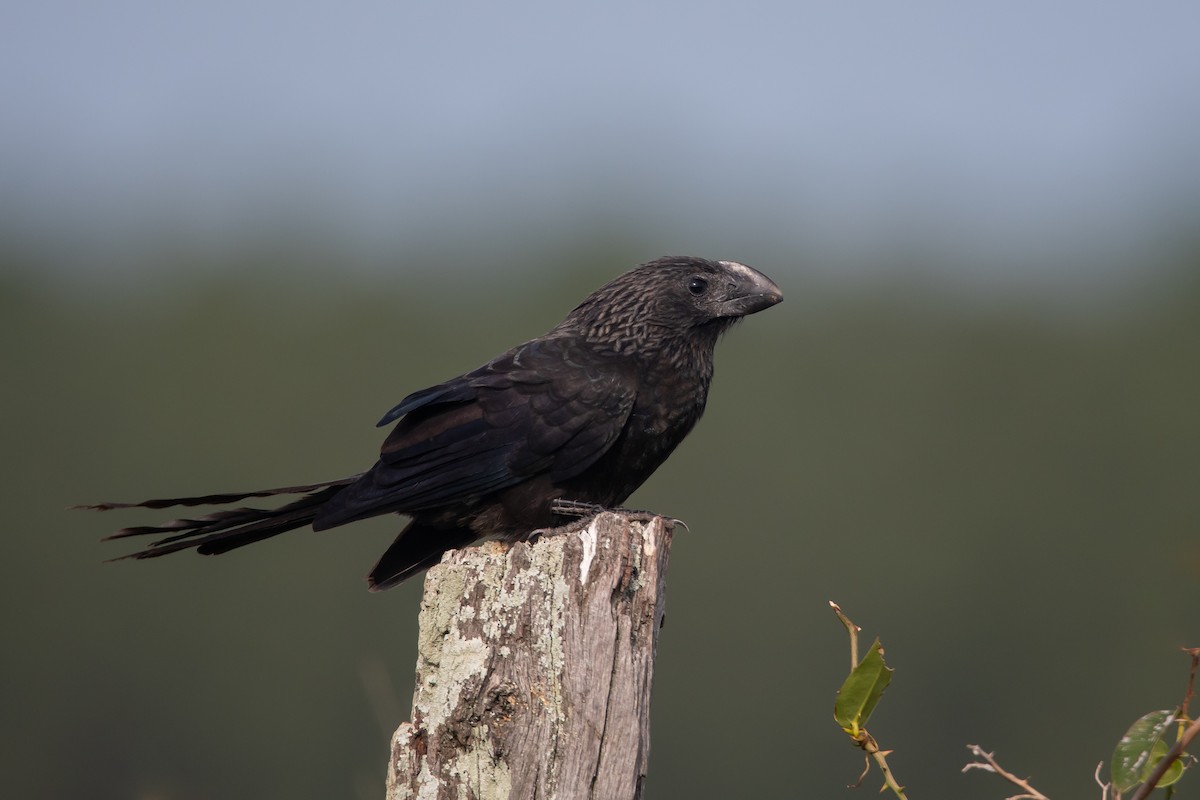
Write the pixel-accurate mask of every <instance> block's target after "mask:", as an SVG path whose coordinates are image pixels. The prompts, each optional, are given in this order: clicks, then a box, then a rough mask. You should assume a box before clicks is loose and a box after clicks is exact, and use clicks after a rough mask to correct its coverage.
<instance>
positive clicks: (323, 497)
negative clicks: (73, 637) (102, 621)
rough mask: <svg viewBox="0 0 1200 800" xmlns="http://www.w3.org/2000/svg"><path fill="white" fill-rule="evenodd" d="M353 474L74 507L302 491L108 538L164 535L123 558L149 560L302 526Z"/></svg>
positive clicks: (202, 501)
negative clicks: (274, 503)
mask: <svg viewBox="0 0 1200 800" xmlns="http://www.w3.org/2000/svg"><path fill="white" fill-rule="evenodd" d="M358 478H359V476H358V475H353V476H351V477H349V478H343V479H341V480H337V481H327V482H325V483H313V484H309V485H307V486H285V487H282V488H279V489H259V490H257V491H253V492H242V493H238V494H210V495H204V496H201V497H173V498H168V499H162V500H145V501H143V502H141V503H96V504H94V505H85V506H77V508H84V509H92V510H94V511H109V510H111V509H115V508H170V507H172V506H201V505H225V504H227V503H236V502H238V501H240V500H245V499H247V498H250V497H272V496H275V495H284V494H304V495H305V496H304V497H301V498H300V499H299V500H295V501H293V502H291V503H287V504H286V505H282V506H280V507H279V508H232V509H226V510H223V511H214V512H212V513H211V514H205V515H203V516H200V517H195V518H189V517H184V518H181V519H176V520H171V521H170V522H165V523H163V524H162V525H149V526H139V527H134V528H122V529H121V530H119V531H117V532H116V533H114V534H112V535H111V536H106V537H105V540H108V539H124V538H127V537H129V536H149V535H155V534H160V533H167V534H170V535H169V536H166V537H164V538H162V539H159V540H157V541H155V542H152V543H151V544H150V545H149V546H147V547H146V548H145V549H143V550H139V551H137V552H135V553H130V554H129V555H126V556H121V557H120V558H118V559H114V560H120V559H123V558H155V557H157V556H165V555H167V554H168V553H175V552H178V551H180V550H190V549H192V548H195V549H196V551H197V552H199V553H203V554H204V555H216V554H218V553H225V552H228V551H230V550H233V549H235V548H238V547H242V546H243V545H247V544H252V543H254V542H260V541H262V540H263V539H269V538H270V537H272V536H276V535H278V534H280V533H284V532H286V531H290V530H295V529H296V528H303V527H304V526H305V525H308V524H310V523H311V522H312V521H313V519H314V518H315V517H316V516H317V512H318V511H319V510H320V508H321V506H322V505H324V504H325V503H326V502H328V501H329V499H330V498H332V497H334V496H335V495H336V494H337V493H338V492H340V491H342V489H344V488H345V487H346V486H347V485H349V484H351V483H353V482H354V481H356V480H357V479H358Z"/></svg>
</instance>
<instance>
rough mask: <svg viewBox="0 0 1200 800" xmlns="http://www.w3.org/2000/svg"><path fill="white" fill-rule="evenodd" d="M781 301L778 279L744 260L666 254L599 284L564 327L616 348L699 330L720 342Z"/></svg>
mask: <svg viewBox="0 0 1200 800" xmlns="http://www.w3.org/2000/svg"><path fill="white" fill-rule="evenodd" d="M781 300H783V293H782V292H781V291H780V290H779V287H778V286H776V285H775V282H774V281H772V280H771V279H770V278H768V277H767V276H766V275H763V274H762V273H761V272H759V271H758V270H755V269H751V268H750V267H747V266H746V265H745V264H740V263H738V262H736V261H709V260H708V259H704V258H694V257H690V256H667V257H665V258H660V259H657V260H655V261H651V262H649V263H647V264H643V265H641V266H640V267H637V268H635V269H632V270H630V271H629V272H626V273H625V274H624V275H621V276H619V277H617V278H615V279H613V280H612V281H610V282H609V283H607V284H605V285H604V286H602V287H600V288H599V289H597V290H596V291H595V292H593V293H592V294H591V295H590V296H589V297H588V298H587V299H586V300H584V301H583V302H582V303H580V304H579V306H578V307H576V308H575V310H574V311H572V312H571V314H570V315H569V316H568V317H567V318H566V320H564V321H563V323H562V325H560V326H559V328H560V329H566V330H572V331H577V332H582V333H584V334H585V335H586V336H587V338H588V339H589V340H591V341H595V342H597V343H601V344H609V345H611V346H612V348H613V349H614V350H616V351H617V352H626V351H628V350H645V349H647V348H649V349H653V345H654V344H656V343H657V342H660V341H663V340H666V339H671V338H674V337H675V336H678V335H685V336H690V335H693V334H695V333H696V332H697V331H698V330H703V331H705V332H706V333H711V334H713V336H712V339H713V341H715V339H716V334H719V333H720V332H721V331H724V330H725V329H726V328H728V327H729V326H730V325H732V324H733V323H734V322H737V321H738V320H739V319H741V318H742V317H745V316H747V315H749V314H754V313H757V312H759V311H763V310H764V309H767V308H770V307H771V306H773V305H775V304H776V303H778V302H780V301H781ZM704 338H708V337H704Z"/></svg>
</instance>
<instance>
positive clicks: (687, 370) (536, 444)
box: [87, 257, 783, 591]
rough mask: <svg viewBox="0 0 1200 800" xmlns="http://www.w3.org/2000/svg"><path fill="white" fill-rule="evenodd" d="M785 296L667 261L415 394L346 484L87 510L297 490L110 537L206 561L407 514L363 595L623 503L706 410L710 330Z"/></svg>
mask: <svg viewBox="0 0 1200 800" xmlns="http://www.w3.org/2000/svg"><path fill="white" fill-rule="evenodd" d="M782 299H783V295H782V293H781V292H780V291H779V287H778V286H776V285H775V284H774V283H773V282H772V281H771V280H770V279H769V278H767V277H766V276H765V275H763V274H762V273H760V272H757V271H756V270H753V269H751V268H750V267H747V266H745V265H744V264H739V263H737V262H734V261H708V260H706V259H702V258H690V257H667V258H660V259H658V260H657V261H651V262H650V263H648V264H643V265H642V266H640V267H637V268H636V269H633V270H631V271H629V272H626V273H625V274H624V275H621V276H620V277H618V278H616V279H615V280H613V281H611V282H610V283H608V284H607V285H605V286H603V287H601V288H600V289H598V290H597V291H596V292H594V293H593V294H591V295H590V296H589V297H588V298H587V299H585V300H584V301H583V302H582V303H580V304H579V305H578V306H576V308H575V310H573V311H572V312H571V313H570V314H568V315H567V317H566V319H564V320H563V321H562V322H560V323H559V324H558V325H557V326H555V327H554V328H553V329H552V330H551V331H550V332H548V333H547V334H546V335H544V336H541V337H539V338H537V339H533V340H531V341H528V342H525V343H524V344H522V345H518V346H517V347H514V348H513V349H512V350H509V351H508V352H506V353H503V354H501V355H499V356H497V357H496V358H494V359H492V360H491V361H489V362H488V363H487V364H484V365H483V366H482V367H480V368H479V369H476V370H474V371H472V372H468V373H466V374H465V375H460V376H459V377H457V378H452V379H451V380H448V381H446V382H445V383H440V384H438V385H437V386H431V387H429V388H428V389H422V390H421V391H419V392H414V393H413V394H410V395H409V396H408V397H406V398H404V399H403V400H402V401H401V402H400V403H399V404H398V405H397V406H395V407H394V408H393V409H392V410H391V411H389V412H388V413H387V414H385V415H384V417H383V419H382V420H380V421H379V425H380V426H382V425H388V424H390V423H393V422H395V423H396V426H395V427H394V428H393V429H392V432H391V433H390V434H389V435H388V437H387V439H385V440H384V443H383V446H382V448H381V451H380V456H379V460H378V461H377V462H376V463H375V466H373V467H371V469H369V470H368V471H366V472H364V473H361V474H359V475H354V476H352V477H349V478H343V479H342V480H336V481H329V482H326V483H315V484H311V485H307V486H288V487H284V488H279V489H263V490H259V491H254V492H241V493H234V494H215V495H206V496H202V497H177V498H171V499H164V500H147V501H145V502H142V503H100V504H97V505H93V506H87V508H92V509H97V510H107V509H112V508H130V507H143V508H166V507H169V506H195V505H224V504H228V503H235V502H238V501H241V500H245V499H247V498H251V497H267V496H271V495H279V494H304V495H305V496H304V497H301V498H299V499H298V500H295V501H294V502H291V503H288V504H286V505H283V506H281V507H279V508H275V509H258V508H235V509H230V510H222V511H216V512H213V513H211V514H207V515H204V516H200V517H197V518H194V519H191V518H189V519H179V520H174V521H172V522H167V523H165V524H163V525H156V526H149V527H136V528H125V529H123V530H120V531H117V532H116V533H115V534H113V535H112V536H110V537H108V538H110V539H120V538H125V537H127V536H140V535H143V534H163V533H166V534H169V535H168V536H167V537H166V538H163V539H159V540H158V541H156V542H154V543H153V544H151V545H149V546H148V547H147V548H146V549H144V550H141V551H139V552H136V553H132V554H130V555H128V556H125V558H153V557H155V556H161V555H165V554H167V553H173V552H176V551H179V550H187V549H191V548H195V549H196V550H198V551H199V552H200V553H203V554H205V555H212V554H217V553H224V552H226V551H229V550H233V549H234V548H237V547H241V546H243V545H247V544H250V543H251V542H257V541H260V540H262V539H267V538H269V537H271V536H275V535H276V534H280V533H283V532H285V531H289V530H293V529H295V528H301V527H304V526H307V525H311V526H312V528H313V529H314V530H318V531H320V530H325V529H327V528H333V527H336V526H338V525H344V524H346V523H347V522H353V521H355V520H360V519H366V518H367V517H374V516H377V515H380V514H390V513H396V514H405V515H408V516H410V517H411V518H412V521H411V522H409V524H408V526H407V527H405V528H404V530H403V531H401V533H400V535H399V536H398V537H397V538H396V541H395V542H394V543H393V544H392V545H391V547H389V548H388V549H387V552H385V553H384V554H383V556H382V557H381V558H380V559H379V562H378V563H377V564H376V565H375V567H374V568H373V569H372V570H371V573H370V575H369V576H368V577H367V581H368V583H369V585H370V588H371V589H372V590H373V591H378V590H382V589H387V588H390V587H392V586H395V585H396V584H398V583H400V582H401V581H403V580H404V579H405V578H408V577H409V576H411V575H413V574H414V573H416V572H419V571H420V570H423V569H425V568H427V567H429V566H432V565H433V564H436V563H437V562H438V561H439V560H440V559H441V556H442V554H443V553H444V552H446V551H447V550H451V549H454V548H459V547H464V546H466V545H467V544H470V543H471V542H473V541H475V540H477V539H480V538H483V537H499V538H502V539H507V540H510V541H511V540H514V539H519V538H521V537H523V536H525V535H528V533H529V532H530V531H533V530H535V529H539V528H549V527H553V526H555V525H561V524H563V523H564V522H565V521H566V519H567V518H568V517H570V516H573V515H574V516H577V515H578V514H579V513H580V511H581V510H582V511H585V512H587V511H595V510H598V509H599V508H612V507H615V506H618V505H619V504H621V503H622V502H624V501H625V499H626V498H627V497H628V496H629V495H630V494H632V493H633V491H634V490H635V489H637V488H638V487H639V486H641V484H642V483H643V482H644V481H645V480H646V479H647V478H649V477H650V475H651V474H652V473H653V472H654V470H656V469H657V468H658V467H659V465H661V464H662V463H663V461H664V460H666V458H667V456H668V455H670V454H671V451H672V450H674V449H675V447H676V446H677V445H678V444H679V443H680V442H681V441H682V440H683V438H684V437H685V436H686V435H687V434H688V432H689V431H690V430H691V429H692V426H693V425H695V424H696V421H697V420H698V419H699V418H700V415H701V414H702V413H703V412H704V404H705V401H706V400H707V398H708V387H709V384H710V382H711V381H712V375H713V348H714V346H715V345H716V343H717V339H718V338H719V337H720V335H721V334H722V333H723V332H724V331H726V330H727V329H728V328H729V327H730V326H731V325H733V324H734V323H735V322H737V321H738V320H740V319H741V318H742V317H744V316H746V315H747V314H754V313H756V312H758V311H762V310H763V309H766V308H770V307H771V306H773V305H775V304H776V303H778V302H779V301H780V300H782Z"/></svg>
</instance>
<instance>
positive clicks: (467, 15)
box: [0, 0, 1200, 283]
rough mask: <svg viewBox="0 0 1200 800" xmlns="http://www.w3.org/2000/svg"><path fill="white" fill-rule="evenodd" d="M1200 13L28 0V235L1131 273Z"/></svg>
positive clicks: (13, 54)
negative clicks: (617, 235) (568, 247)
mask: <svg viewBox="0 0 1200 800" xmlns="http://www.w3.org/2000/svg"><path fill="white" fill-rule="evenodd" d="M1197 30H1200V5H1197V4H1195V3H1189V2H1158V3H1153V4H1124V3H1111V2H1094V1H1089V2H1082V1H1080V2H1056V3H1029V2H974V3H960V2H931V1H930V0H923V1H921V2H909V3H903V4H896V3H841V2H827V3H811V2H743V3H737V4H734V3H706V2H660V3H629V2H607V3H603V4H588V5H584V4H575V3H530V2H510V3H503V4H499V3H476V2H457V3H432V2H430V3H415V2H407V3H397V2H392V3H381V2H373V3H344V2H339V3H329V2H308V3H302V4H296V3H288V2H282V0H259V1H258V2H244V0H239V2H228V1H227V0H210V1H209V2H204V3H189V4H182V3H159V2H140V1H138V0H112V1H111V2H106V3H93V2H56V1H54V0H40V1H39V2H29V1H28V0H26V1H25V2H17V3H14V4H9V5H8V6H7V7H6V9H5V11H4V12H3V23H2V24H0V96H2V99H3V104H2V108H0V187H2V188H0V204H2V205H0V210H2V211H3V213H2V214H0V217H2V218H3V220H4V222H3V223H0V224H2V225H3V227H2V228H0V233H3V234H4V235H5V236H6V237H8V238H9V239H10V240H12V241H18V242H22V243H27V244H28V243H32V244H33V245H35V246H36V247H39V248H43V249H46V248H49V249H50V250H52V252H54V253H55V256H56V257H55V258H54V259H53V261H54V263H55V264H56V265H58V267H59V268H60V269H63V270H68V269H69V270H74V271H88V270H90V271H93V272H95V271H108V270H112V269H115V268H117V267H116V266H114V265H115V264H117V263H122V259H123V256H124V255H125V254H127V253H128V252H130V251H131V250H133V249H136V245H137V244H138V243H140V242H144V241H146V240H147V239H157V238H161V237H164V236H167V237H172V238H175V239H178V240H179V241H182V242H191V243H195V244H196V245H197V246H199V247H202V248H203V247H211V246H216V247H219V246H222V245H223V244H225V243H228V242H236V241H239V240H241V239H244V238H247V237H255V236H261V235H262V232H263V231H268V232H272V233H275V234H279V235H303V236H306V237H310V238H313V239H321V240H323V241H327V242H335V243H337V245H338V246H339V247H349V248H353V249H356V250H358V251H361V252H363V253H386V254H395V253H397V252H400V253H403V252H404V251H405V249H406V247H407V245H408V243H409V242H412V241H414V240H417V239H420V240H422V241H423V242H426V243H429V242H432V243H433V246H436V247H438V248H445V249H446V251H447V252H449V253H451V254H453V253H456V252H459V253H461V254H462V255H463V256H465V257H467V258H464V260H463V266H462V269H464V270H466V269H477V268H480V267H481V266H486V263H487V262H486V261H482V260H480V259H478V258H477V256H478V255H480V254H482V253H487V252H491V251H503V252H506V253H509V254H510V255H509V256H508V258H507V261H508V262H509V263H511V262H512V261H514V260H519V253H520V252H521V251H522V250H523V249H528V248H532V247H539V246H546V245H553V244H555V243H558V242H563V241H569V240H570V239H571V237H573V236H576V235H579V234H580V232H582V231H589V230H595V229H601V230H604V229H609V230H614V231H615V230H620V231H633V232H635V233H636V234H637V235H640V236H641V237H642V239H643V240H644V241H645V242H646V245H647V247H648V248H650V249H649V250H648V251H647V252H646V253H645V254H644V255H645V256H646V257H652V256H656V255H659V254H660V253H661V252H665V251H668V250H676V251H691V252H697V253H703V254H711V255H716V256H721V257H738V258H744V259H745V260H748V261H751V263H753V260H752V259H751V256H753V255H757V254H759V253H760V252H762V251H764V250H770V251H772V252H775V253H778V252H795V251H796V250H803V251H806V252H811V253H815V254H818V255H825V256H829V255H831V254H836V255H838V256H839V259H838V260H837V261H838V266H837V267H836V269H839V270H840V269H847V270H851V271H852V270H853V269H854V266H853V265H854V264H855V263H857V262H859V261H861V262H863V263H866V262H867V261H870V260H871V259H870V258H866V257H867V256H871V255H874V254H878V253H880V252H883V251H893V252H894V250H895V249H896V248H898V247H899V248H904V247H911V248H913V250H914V251H915V252H918V253H934V254H939V253H940V254H943V255H944V260H945V261H946V262H948V263H950V264H952V265H953V264H957V266H949V267H947V268H948V269H950V270H951V271H953V270H956V269H961V270H963V271H965V274H963V275H959V276H956V277H959V278H963V279H965V280H966V281H967V282H971V281H978V280H982V281H983V282H985V283H988V282H993V281H994V280H995V279H997V278H999V279H1000V280H1002V281H1008V280H1018V281H1019V280H1030V279H1037V280H1040V279H1042V278H1047V277H1049V278H1051V279H1053V280H1057V279H1061V278H1063V277H1064V276H1065V277H1067V278H1068V279H1073V278H1074V277H1078V273H1077V272H1072V270H1077V269H1078V268H1079V266H1078V265H1079V264H1080V263H1084V262H1086V263H1087V264H1088V267H1087V268H1088V269H1092V270H1096V271H1097V274H1099V272H1103V271H1109V272H1115V273H1117V274H1122V273H1128V272H1130V271H1136V270H1137V269H1138V268H1139V267H1138V265H1137V264H1136V263H1131V262H1130V261H1129V260H1128V259H1127V258H1125V255H1126V254H1128V253H1133V252H1136V251H1137V250H1138V249H1139V248H1143V247H1144V245H1145V243H1146V241H1153V240H1155V239H1156V237H1161V236H1163V235H1174V234H1176V233H1178V232H1179V231H1186V230H1188V229H1189V226H1190V223H1191V222H1192V221H1194V220H1195V219H1196V216H1197V209H1198V208H1200V148H1198V147H1197V146H1196V142H1197V141H1200V47H1198V46H1197V42H1196V32H1197ZM748 252H749V255H747V253H748ZM962 253H971V254H972V258H970V259H963V258H961V257H960V256H961V254H962ZM514 254H518V255H516V256H514ZM760 257H761V256H760ZM817 260H820V259H817ZM892 261H893V262H894V261H895V259H892ZM123 263H125V264H126V266H128V264H130V263H133V260H125V261H124V262H123ZM1048 263H1049V264H1053V265H1054V266H1053V268H1051V269H1050V270H1049V271H1050V272H1051V273H1055V272H1056V271H1057V272H1059V273H1061V274H1059V275H1057V277H1056V275H1055V274H1050V275H1047V274H1046V270H1047V267H1046V265H1047V264H1048ZM624 266H627V265H625V264H620V265H614V270H615V269H617V268H622V267H624ZM155 268H156V269H171V268H172V265H171V264H163V263H160V264H156V265H155ZM777 271H778V269H777V268H776V272H777ZM72 274H74V273H72ZM772 274H775V272H773V273H772Z"/></svg>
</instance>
